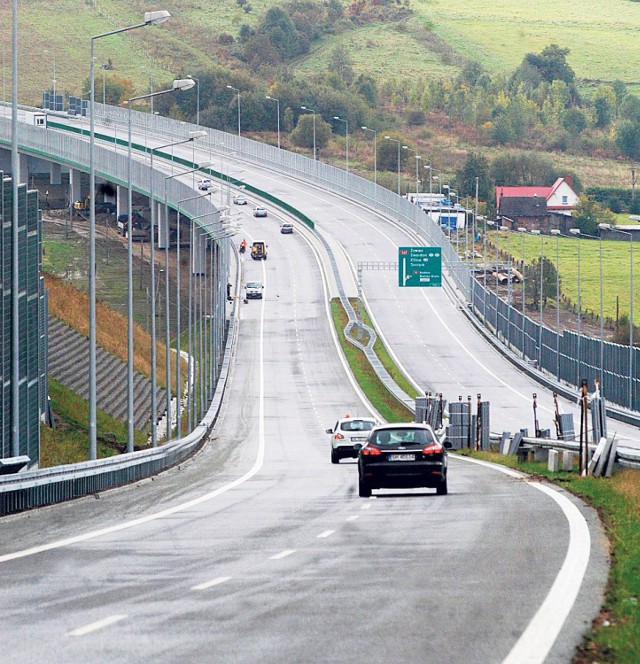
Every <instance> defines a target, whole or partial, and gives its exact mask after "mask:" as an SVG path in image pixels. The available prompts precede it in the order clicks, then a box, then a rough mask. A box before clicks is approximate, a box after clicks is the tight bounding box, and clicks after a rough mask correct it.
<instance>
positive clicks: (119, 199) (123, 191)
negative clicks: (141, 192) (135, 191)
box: [116, 187, 129, 215]
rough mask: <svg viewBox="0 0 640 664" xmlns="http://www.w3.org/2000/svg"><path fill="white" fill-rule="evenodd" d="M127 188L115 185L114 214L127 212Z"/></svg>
mask: <svg viewBox="0 0 640 664" xmlns="http://www.w3.org/2000/svg"><path fill="white" fill-rule="evenodd" d="M128 207H129V189H127V187H116V215H121V214H128V213H129V211H128Z"/></svg>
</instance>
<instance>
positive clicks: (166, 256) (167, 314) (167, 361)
mask: <svg viewBox="0 0 640 664" xmlns="http://www.w3.org/2000/svg"><path fill="white" fill-rule="evenodd" d="M210 166H212V163H211V162H210V161H205V162H202V163H200V164H198V165H197V166H196V168H191V169H189V170H188V171H183V172H180V173H174V174H173V175H167V176H165V178H164V205H165V215H166V223H165V247H164V271H165V274H166V279H165V321H166V323H165V335H164V336H165V372H166V383H167V385H168V386H171V302H170V291H169V241H170V235H169V215H168V204H167V181H168V180H171V179H172V178H176V177H180V176H182V175H189V173H195V172H196V171H199V170H200V169H202V168H209V167H210ZM212 193H213V191H212V190H211V191H208V192H207V193H206V194H200V195H198V196H190V197H189V198H185V199H182V200H181V201H178V204H179V203H183V202H184V201H189V200H194V199H196V198H202V197H203V196H210V195H211V194H212ZM179 214H180V211H179V210H178V221H179ZM176 291H177V297H176V307H177V308H176V327H177V330H178V336H177V344H178V347H177V350H176V354H177V363H176V364H177V366H176V384H177V388H178V394H177V397H178V398H177V405H176V422H177V425H178V427H180V423H179V422H180V381H181V376H180V224H179V223H178V225H177V239H176ZM170 397H171V388H170V387H169V396H168V398H167V442H168V441H170V440H171V432H172V428H171V398H170ZM178 437H180V434H178Z"/></svg>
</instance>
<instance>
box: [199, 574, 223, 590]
mask: <svg viewBox="0 0 640 664" xmlns="http://www.w3.org/2000/svg"><path fill="white" fill-rule="evenodd" d="M230 580H231V577H230V576H219V577H218V578H217V579H211V581H205V582H204V583H199V584H198V585H197V586H193V587H192V588H191V590H206V589H207V588H213V586H219V585H220V584H221V583H225V582H226V581H230Z"/></svg>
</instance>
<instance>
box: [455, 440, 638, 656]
mask: <svg viewBox="0 0 640 664" xmlns="http://www.w3.org/2000/svg"><path fill="white" fill-rule="evenodd" d="M459 454H463V455H465V456H472V457H473V458H476V459H483V460H485V461H491V462H493V463H499V464H501V465H503V466H509V467H511V468H517V469H518V470H521V471H523V472H525V473H530V474H532V475H538V476H542V477H544V478H546V479H548V480H549V481H550V482H553V483H554V484H559V485H561V486H562V487H564V488H565V489H567V490H568V491H571V493H574V494H575V495H577V496H580V498H582V499H583V500H584V501H585V502H586V503H588V504H590V505H592V506H593V507H594V508H595V509H596V510H597V511H598V513H599V514H600V518H601V519H602V522H603V524H604V527H605V528H606V530H607V534H608V536H609V542H610V544H611V569H610V572H609V583H608V587H607V592H606V597H605V603H604V606H603V607H602V611H601V613H600V615H599V616H598V618H597V619H596V620H595V621H594V623H593V625H592V627H591V629H590V630H589V632H587V634H586V635H585V639H584V642H583V644H582V645H581V646H580V647H579V648H578V650H577V652H576V655H575V657H574V660H573V662H574V664H586V663H587V662H615V664H636V663H637V662H638V652H640V611H639V610H638V599H639V598H640V473H639V472H638V471H636V470H631V469H622V470H619V471H617V472H616V473H615V474H614V476H613V477H612V478H609V479H604V478H597V477H580V476H578V475H577V474H576V473H566V472H561V473H550V472H549V471H548V470H547V467H546V465H545V464H544V463H541V462H525V463H519V462H518V460H517V458H516V457H515V456H505V455H502V454H497V453H495V452H473V451H469V450H464V451H462V452H459Z"/></svg>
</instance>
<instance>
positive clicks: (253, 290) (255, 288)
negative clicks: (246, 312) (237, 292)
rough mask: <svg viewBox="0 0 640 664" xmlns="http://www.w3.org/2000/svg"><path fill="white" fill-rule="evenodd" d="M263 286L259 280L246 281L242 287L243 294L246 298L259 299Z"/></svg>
mask: <svg viewBox="0 0 640 664" xmlns="http://www.w3.org/2000/svg"><path fill="white" fill-rule="evenodd" d="M263 290H264V286H263V285H262V282H261V281H247V283H246V285H245V287H244V296H245V299H247V300H261V299H262V291H263Z"/></svg>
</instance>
